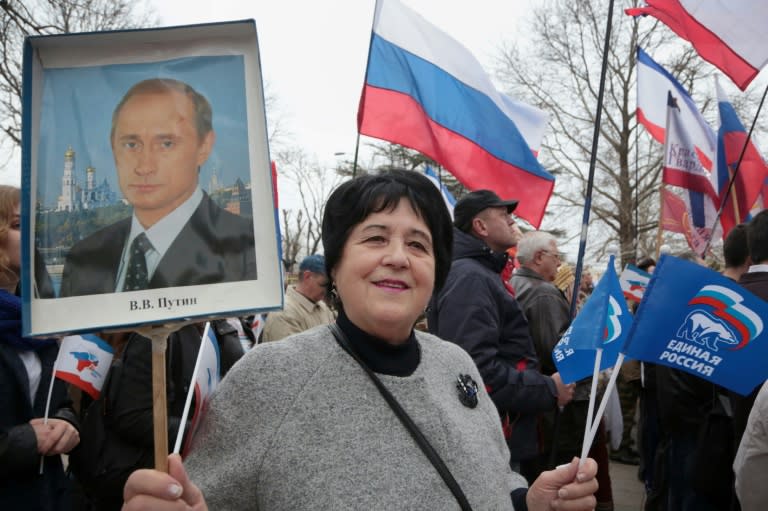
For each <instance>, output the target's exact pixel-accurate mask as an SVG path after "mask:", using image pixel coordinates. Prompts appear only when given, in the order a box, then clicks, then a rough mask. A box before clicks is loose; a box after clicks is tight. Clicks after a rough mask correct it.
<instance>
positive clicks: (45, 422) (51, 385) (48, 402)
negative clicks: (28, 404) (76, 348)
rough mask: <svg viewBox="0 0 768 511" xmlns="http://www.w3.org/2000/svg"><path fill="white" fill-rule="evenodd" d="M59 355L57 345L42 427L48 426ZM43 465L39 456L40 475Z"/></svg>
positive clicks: (43, 456) (43, 458) (43, 461)
mask: <svg viewBox="0 0 768 511" xmlns="http://www.w3.org/2000/svg"><path fill="white" fill-rule="evenodd" d="M60 354H61V345H59V353H57V354H56V360H55V361H54V362H53V372H52V373H51V383H50V384H49V385H48V399H46V401H45V415H43V425H45V426H47V425H48V412H50V410H51V396H52V395H53V383H54V382H55V381H56V368H57V367H59V355H60ZM44 463H45V455H44V454H41V455H40V475H42V473H43V464H44Z"/></svg>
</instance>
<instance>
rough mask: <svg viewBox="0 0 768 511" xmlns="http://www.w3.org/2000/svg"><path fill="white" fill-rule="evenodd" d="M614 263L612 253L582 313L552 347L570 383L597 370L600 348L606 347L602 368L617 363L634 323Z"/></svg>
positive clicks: (558, 365) (567, 381)
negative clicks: (595, 367) (596, 362)
mask: <svg viewBox="0 0 768 511" xmlns="http://www.w3.org/2000/svg"><path fill="white" fill-rule="evenodd" d="M613 264H614V263H613V256H611V258H610V261H609V262H608V268H607V269H606V271H605V273H604V274H603V276H602V277H601V278H600V281H599V282H598V283H597V285H596V286H595V289H594V291H592V294H591V295H590V296H589V299H588V300H587V302H586V303H585V304H584V306H583V307H582V308H581V311H580V312H579V315H578V316H576V318H575V319H574V320H573V323H571V326H570V327H569V328H568V330H566V332H565V333H564V334H563V337H562V338H560V341H559V342H558V343H557V345H555V347H554V349H553V350H552V360H554V362H555V366H557V370H558V371H559V372H560V377H561V378H562V379H563V381H564V382H566V383H572V382H575V381H578V380H581V379H583V378H586V377H587V376H591V375H592V374H593V370H594V365H595V351H596V350H597V348H601V349H602V350H603V353H602V358H601V359H600V370H603V369H607V368H609V367H613V365H614V364H615V363H616V358H617V357H618V356H619V351H620V350H621V347H622V346H623V344H624V339H625V337H626V335H627V333H628V331H629V327H630V325H631V324H632V315H631V314H630V313H629V309H627V303H626V301H625V300H624V296H623V294H622V291H621V286H620V285H619V278H618V277H617V276H616V270H615V269H614V268H613Z"/></svg>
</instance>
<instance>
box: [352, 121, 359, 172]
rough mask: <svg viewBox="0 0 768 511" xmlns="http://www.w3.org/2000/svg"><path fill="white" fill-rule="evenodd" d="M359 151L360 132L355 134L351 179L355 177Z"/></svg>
mask: <svg viewBox="0 0 768 511" xmlns="http://www.w3.org/2000/svg"><path fill="white" fill-rule="evenodd" d="M359 150H360V132H359V131H358V132H357V141H355V160H354V161H353V162H352V179H354V178H355V176H356V175H357V154H358V151H359Z"/></svg>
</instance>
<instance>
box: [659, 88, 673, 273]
mask: <svg viewBox="0 0 768 511" xmlns="http://www.w3.org/2000/svg"><path fill="white" fill-rule="evenodd" d="M673 101H674V100H673V99H672V91H670V90H667V119H666V125H665V126H664V156H663V157H662V159H661V172H662V174H663V173H664V167H665V166H666V163H667V155H668V154H669V133H670V132H669V126H670V124H671V123H670V120H671V119H672V115H671V111H670V106H669V105H670V104H671V102H673ZM666 189H667V187H666V183H665V182H664V176H663V175H662V177H661V186H659V228H658V229H657V232H656V260H657V261H658V260H659V255H660V254H661V242H662V238H663V236H664V223H663V221H662V220H663V218H664V190H666Z"/></svg>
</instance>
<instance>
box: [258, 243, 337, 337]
mask: <svg viewBox="0 0 768 511" xmlns="http://www.w3.org/2000/svg"><path fill="white" fill-rule="evenodd" d="M327 288H328V275H326V273H325V258H324V257H323V256H321V255H319V254H313V255H310V256H307V257H305V258H304V259H303V260H302V261H301V264H299V282H298V284H296V285H295V286H289V287H288V289H287V290H286V292H285V305H284V306H283V310H281V311H276V312H270V313H269V315H268V316H267V321H266V322H265V323H264V331H263V333H262V338H261V340H262V342H269V341H277V340H280V339H283V338H284V337H288V336H289V335H293V334H297V333H299V332H303V331H304V330H309V329H310V328H312V327H315V326H318V325H326V324H329V323H333V322H334V320H335V319H336V318H335V316H334V314H333V312H332V311H331V310H330V309H329V308H328V306H327V305H326V304H325V302H324V301H323V297H324V296H325V293H326V290H327Z"/></svg>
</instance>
